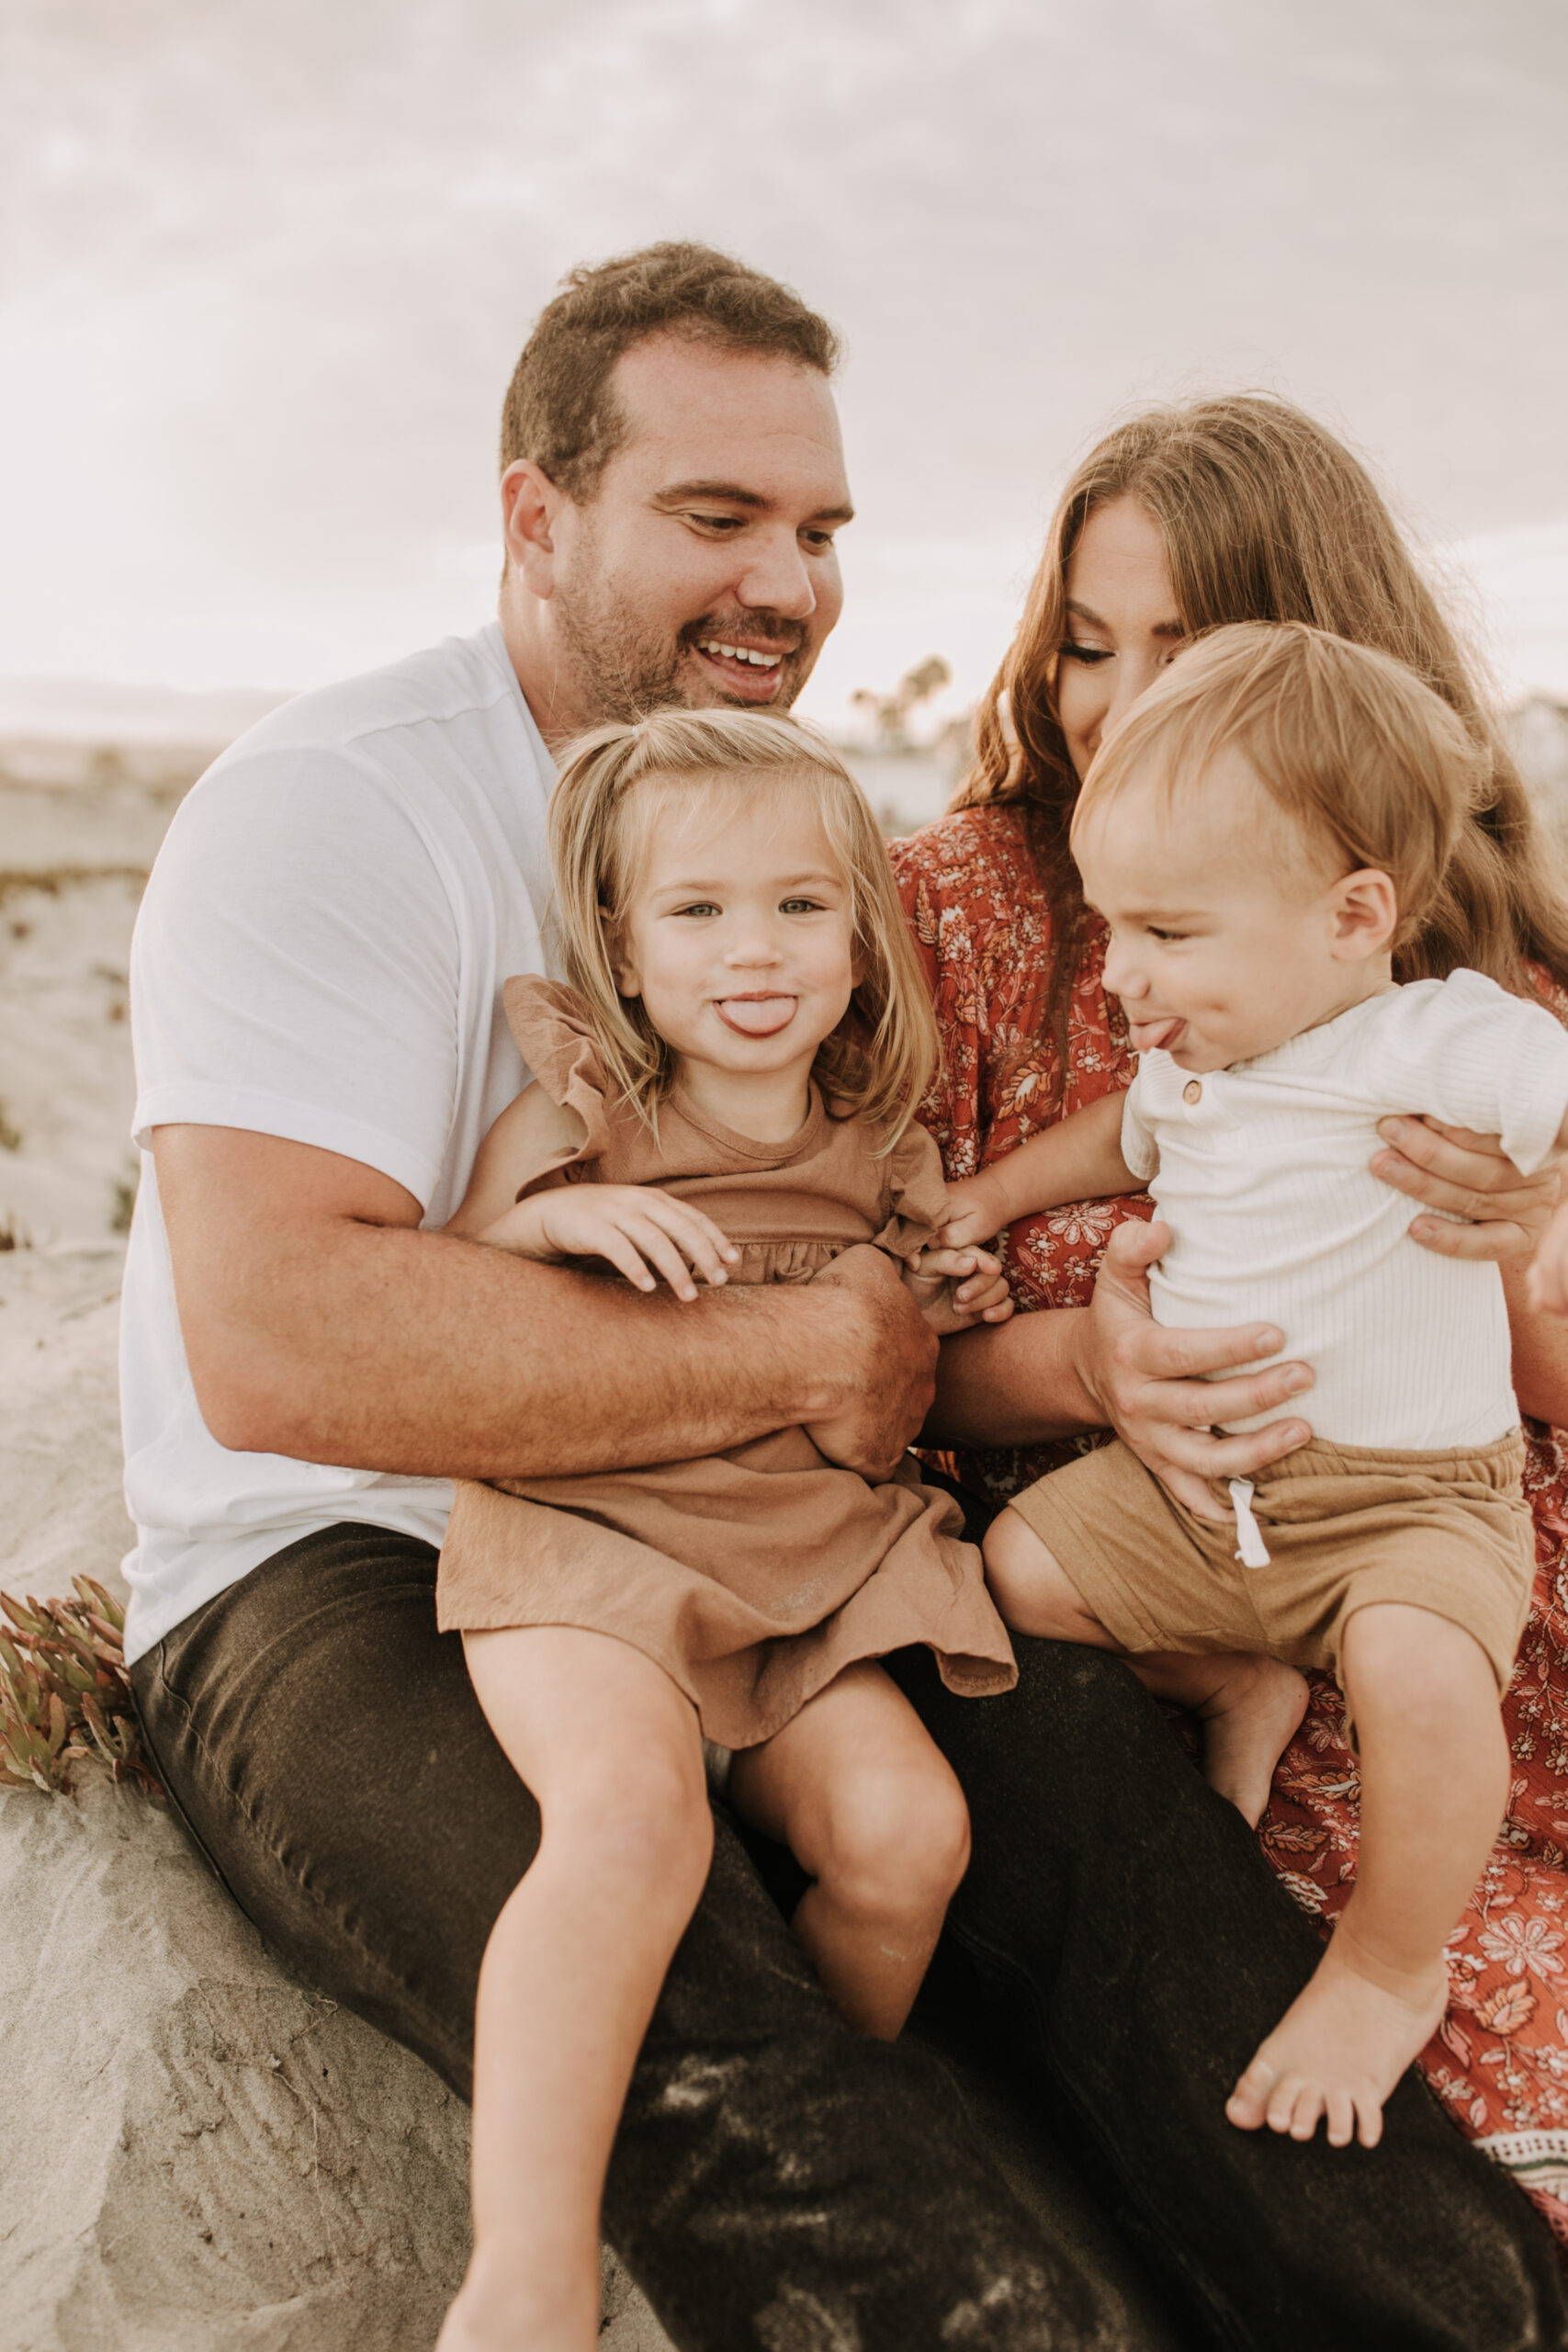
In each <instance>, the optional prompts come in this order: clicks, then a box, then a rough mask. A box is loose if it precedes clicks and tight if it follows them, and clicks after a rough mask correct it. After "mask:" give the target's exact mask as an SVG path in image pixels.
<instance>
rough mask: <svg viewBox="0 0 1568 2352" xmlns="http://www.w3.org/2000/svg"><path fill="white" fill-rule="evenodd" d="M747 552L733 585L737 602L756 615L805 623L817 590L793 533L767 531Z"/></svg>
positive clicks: (815, 603) (813, 608)
mask: <svg viewBox="0 0 1568 2352" xmlns="http://www.w3.org/2000/svg"><path fill="white" fill-rule="evenodd" d="M748 552H749V554H750V562H749V563H748V564H747V567H746V570H745V572H744V573H743V574H742V576H741V578H740V579H739V581H738V582H736V594H737V595H738V596H739V599H740V602H741V603H742V604H743V605H748V606H749V607H750V608H751V609H753V610H755V611H757V612H770V613H780V614H782V615H783V616H784V619H786V620H792V621H805V620H809V619H810V617H811V616H812V614H813V613H814V612H815V611H816V610H817V591H816V590H815V589H814V588H813V586H812V584H811V574H810V572H809V571H808V570H807V563H806V558H805V557H804V556H803V555H802V554H801V552H800V543H799V541H798V540H797V539H796V537H795V533H794V532H793V531H784V530H780V531H771V532H769V533H768V535H767V537H765V538H764V539H761V540H757V541H753V543H752V545H751V547H750V549H749V550H748Z"/></svg>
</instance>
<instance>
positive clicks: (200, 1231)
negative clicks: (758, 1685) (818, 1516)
mask: <svg viewBox="0 0 1568 2352" xmlns="http://www.w3.org/2000/svg"><path fill="white" fill-rule="evenodd" d="M152 1152H153V1158H154V1160H155V1162H156V1165H157V1172H158V1191H159V1196H160V1199H161V1202H162V1205H163V1211H164V1223H165V1225H166V1227H167V1229H168V1235H169V1248H170V1253H171V1257H172V1261H173V1265H174V1275H175V1297H176V1300H177V1303H178V1306H179V1314H180V1325H181V1329H182V1331H183V1333H184V1336H185V1342H186V1353H187V1356H188V1359H189V1363H190V1370H191V1378H192V1381H193V1383H194V1385H195V1388H196V1395H197V1403H198V1404H199V1406H200V1408H201V1411H202V1416H203V1419H205V1420H206V1422H207V1425H208V1427H209V1430H211V1431H212V1434H213V1435H214V1437H216V1438H217V1440H218V1442H219V1443H220V1444H221V1445H226V1446H229V1447H231V1448H234V1449H236V1450H239V1451H243V1452H246V1453H287V1454H292V1455H295V1456H297V1457H298V1458H299V1459H300V1460H303V1461H308V1462H329V1463H343V1464H349V1465H351V1466H352V1467H354V1468H355V1469H366V1470H388V1471H394V1472H401V1473H403V1474H405V1475H409V1476H424V1477H470V1478H487V1477H503V1476H511V1477H525V1476H531V1475H535V1474H537V1473H540V1472H554V1473H557V1474H559V1473H570V1472H573V1471H580V1470H583V1471H586V1470H602V1469H615V1468H624V1467H626V1466H628V1465H631V1464H638V1463H644V1462H658V1461H679V1460H683V1459H684V1458H686V1457H687V1456H688V1455H694V1454H702V1453H714V1452H716V1451H718V1450H720V1449H722V1448H724V1447H726V1446H731V1445H738V1444H741V1443H744V1442H746V1441H747V1440H748V1439H750V1438H753V1437H760V1436H762V1435H764V1434H765V1433H766V1432H767V1431H768V1430H775V1429H781V1428H787V1427H788V1426H790V1425H791V1424H792V1423H795V1422H804V1423H806V1424H807V1426H809V1427H810V1428H811V1430H812V1433H813V1435H814V1436H815V1437H816V1438H817V1441H818V1443H819V1444H820V1445H821V1446H822V1448H823V1451H824V1452H825V1453H829V1455H830V1456H831V1457H832V1458H833V1459H834V1460H835V1461H841V1462H843V1463H845V1464H848V1465H849V1466H851V1467H852V1468H855V1469H861V1470H864V1471H867V1472H870V1473H876V1474H886V1472H887V1471H888V1470H890V1469H891V1468H892V1466H893V1465H894V1464H895V1463H896V1462H897V1458H898V1456H899V1454H900V1453H902V1451H903V1449H904V1447H905V1445H906V1444H908V1442H909V1440H910V1439H911V1438H912V1437H913V1436H914V1434H915V1432H916V1430H918V1428H919V1424H920V1421H921V1419H922V1418H923V1416H924V1414H925V1411H926V1409H927V1408H928V1406H929V1404H930V1400H931V1391H932V1369H933V1364H934V1360H935V1355H936V1342H935V1340H934V1339H933V1338H932V1337H931V1334H930V1333H929V1332H928V1330H927V1329H926V1326H925V1324H924V1322H923V1320H922V1319H921V1317H920V1315H919V1309H918V1308H917V1307H916V1306H915V1304H914V1302H913V1300H911V1299H910V1298H909V1296H908V1294H907V1292H906V1291H905V1289H904V1286H903V1284H902V1283H901V1282H900V1281H899V1278H898V1273H897V1269H896V1268H895V1267H894V1266H893V1265H892V1264H891V1262H890V1261H887V1260H886V1259H885V1258H884V1257H883V1255H882V1253H881V1252H880V1251H879V1250H852V1251H848V1252H846V1253H845V1256H844V1258H843V1259H842V1260H841V1261H839V1263H838V1264H837V1265H835V1266H833V1267H829V1269H828V1270H827V1271H826V1272H824V1273H823V1274H820V1275H818V1278H817V1280H816V1281H815V1282H814V1283H811V1284H809V1285H808V1286H806V1287H795V1286H793V1285H792V1286H790V1287H789V1288H788V1289H787V1290H785V1289H782V1288H781V1289H772V1288H770V1289H758V1288H750V1289H739V1288H737V1289H735V1290H733V1291H720V1292H716V1293H710V1294H707V1295H704V1296H702V1297H700V1298H698V1299H696V1300H694V1301H691V1302H689V1303H688V1302H683V1301H681V1300H677V1299H672V1298H669V1297H665V1296H654V1297H644V1296H641V1295H637V1294H636V1293H634V1292H632V1291H630V1290H629V1289H624V1288H623V1287H622V1286H621V1285H620V1284H619V1283H612V1282H608V1281H604V1280H602V1279H595V1278H594V1277H593V1276H592V1275H585V1274H580V1273H576V1272H571V1271H570V1270H569V1269H568V1268H565V1267H559V1266H551V1265H542V1264H539V1263H537V1262H534V1261H528V1260H525V1259H521V1258H514V1257H513V1256H511V1255H510V1254H509V1253H507V1252H505V1251H503V1250H491V1249H486V1248H484V1247H483V1246H482V1245H480V1244H479V1243H477V1242H474V1241H469V1240H466V1239H463V1238H459V1237H457V1236H456V1235H449V1234H443V1233H425V1232H422V1231H421V1230H420V1229H419V1218H420V1208H419V1204H418V1202H417V1201H416V1200H415V1199H414V1197H413V1195H412V1193H409V1192H407V1191H405V1190H404V1188H403V1187H402V1186H401V1185H400V1184H399V1183H397V1182H394V1181H393V1180H392V1179H391V1178H390V1177H388V1176H386V1175H383V1174H381V1173H380V1172H379V1171H378V1170H375V1169H372V1168H369V1167H367V1166H366V1165H365V1164H364V1163H363V1162H361V1161H358V1160H355V1159H344V1158H343V1157H341V1156H340V1155H339V1154H337V1153H335V1152H330V1151H320V1150H317V1149H315V1148H313V1147H312V1146H310V1145H307V1144H297V1143H290V1142H286V1141H284V1140H282V1139H281V1138H279V1137H277V1136H265V1135H260V1134H256V1133H254V1132H252V1131H251V1130H249V1129H244V1128H235V1127H214V1126H195V1125H176V1126H165V1127H159V1128H157V1129H156V1130H155V1131H154V1133H153V1136H152Z"/></svg>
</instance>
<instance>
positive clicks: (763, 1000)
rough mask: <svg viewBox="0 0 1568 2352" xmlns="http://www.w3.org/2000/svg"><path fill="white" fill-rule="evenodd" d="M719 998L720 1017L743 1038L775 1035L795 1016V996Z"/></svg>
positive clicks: (717, 1002)
mask: <svg viewBox="0 0 1568 2352" xmlns="http://www.w3.org/2000/svg"><path fill="white" fill-rule="evenodd" d="M716 1004H717V1008H718V1017H719V1019H720V1020H721V1021H722V1022H723V1023H725V1025H726V1027H727V1028H730V1029H738V1030H739V1033H740V1035H742V1036H743V1037H772V1036H773V1035H775V1034H776V1033H777V1032H778V1031H779V1030H780V1029H784V1028H787V1026H788V1025H789V1023H790V1022H791V1021H793V1019H794V1018H795V999H794V997H792V996H723V997H719V998H717V999H716Z"/></svg>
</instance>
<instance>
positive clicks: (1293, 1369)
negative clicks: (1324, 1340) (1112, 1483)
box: [1079, 1221, 1312, 1520]
mask: <svg viewBox="0 0 1568 2352" xmlns="http://www.w3.org/2000/svg"><path fill="white" fill-rule="evenodd" d="M1169 1241H1170V1227H1168V1225H1158V1224H1156V1225H1143V1224H1140V1223H1137V1222H1135V1221H1129V1222H1128V1223H1127V1224H1125V1225H1119V1226H1118V1227H1117V1228H1116V1230H1115V1232H1114V1233H1113V1234H1112V1235H1111V1242H1110V1247H1109V1248H1108V1249H1107V1250H1106V1253H1105V1263H1104V1265H1103V1266H1102V1267H1101V1268H1100V1280H1099V1281H1098V1283H1096V1284H1095V1292H1094V1300H1093V1304H1092V1306H1090V1308H1089V1314H1088V1316H1087V1317H1085V1321H1084V1327H1083V1329H1084V1334H1085V1336H1084V1340H1083V1341H1082V1343H1081V1350H1080V1360H1079V1373H1080V1377H1081V1378H1082V1380H1083V1382H1084V1385H1085V1386H1086V1387H1087V1388H1088V1389H1089V1392H1090V1393H1091V1395H1093V1396H1094V1397H1096V1398H1097V1399H1098V1400H1099V1403H1100V1408H1101V1410H1102V1412H1103V1414H1104V1417H1105V1419H1106V1420H1107V1421H1108V1422H1109V1423H1110V1425H1111V1428H1112V1429H1114V1430H1115V1431H1116V1433H1117V1435H1118V1436H1119V1437H1121V1438H1122V1439H1124V1440H1125V1442H1126V1443H1127V1444H1128V1445H1129V1446H1131V1448H1132V1450H1133V1452H1134V1453H1135V1454H1136V1455H1137V1457H1138V1459H1139V1461H1140V1462H1142V1463H1143V1464H1145V1467H1146V1468H1148V1469H1150V1470H1152V1471H1153V1472H1154V1474H1155V1476H1156V1478H1158V1479H1159V1481H1160V1483H1161V1484H1162V1485H1163V1486H1165V1487H1168V1488H1169V1490H1170V1492H1171V1493H1172V1494H1173V1495H1174V1496H1175V1497H1176V1498H1177V1499H1178V1501H1179V1502H1184V1503H1185V1504H1186V1505H1187V1506H1188V1508H1189V1510H1193V1511H1195V1512H1196V1513H1197V1514H1198V1516H1199V1518H1200V1519H1213V1520H1223V1519H1224V1518H1225V1517H1226V1513H1225V1512H1224V1510H1221V1508H1220V1506H1219V1504H1218V1502H1217V1501H1216V1500H1215V1498H1214V1495H1213V1481H1214V1480H1217V1479H1224V1478H1248V1477H1250V1476H1252V1475H1253V1473H1254V1472H1255V1471H1257V1470H1260V1469H1261V1468H1263V1466H1264V1465H1265V1464H1267V1463H1269V1462H1278V1461H1279V1460H1280V1456H1281V1455H1282V1454H1286V1453H1293V1452H1294V1451H1295V1449H1296V1447H1297V1446H1299V1445H1304V1444H1305V1443H1306V1442H1307V1440H1308V1438H1309V1437H1310V1436H1311V1435H1312V1431H1311V1430H1310V1428H1309V1427H1308V1426H1307V1424H1306V1423H1305V1422H1304V1421H1297V1420H1281V1421H1271V1422H1269V1426H1268V1427H1267V1428H1266V1429H1261V1430H1250V1431H1249V1432H1248V1433H1247V1435H1246V1436H1244V1437H1216V1436H1215V1435H1214V1434H1213V1430H1212V1428H1211V1424H1212V1423H1213V1422H1216V1421H1241V1420H1247V1419H1250V1418H1251V1416H1252V1415H1253V1414H1254V1413H1266V1412H1268V1411H1269V1409H1270V1408H1272V1407H1274V1406H1276V1405H1282V1404H1284V1403H1285V1401H1286V1399H1287V1398H1289V1397H1293V1396H1299V1395H1300V1394H1301V1393H1302V1391H1303V1389H1307V1388H1310V1387H1311V1386H1312V1374H1311V1372H1310V1370H1309V1369H1308V1367H1307V1366H1306V1365H1305V1364H1304V1363H1280V1364H1270V1365H1269V1369H1268V1370H1267V1371H1266V1372H1255V1373H1249V1374H1246V1375H1245V1376H1244V1377H1241V1378H1238V1379H1235V1380H1205V1379H1204V1378H1202V1377H1201V1375H1202V1374H1205V1373H1216V1372H1224V1370H1225V1369H1226V1368H1227V1367H1228V1366H1230V1365H1233V1364H1241V1363H1257V1361H1258V1358H1259V1357H1260V1356H1269V1355H1272V1354H1273V1353H1274V1351H1275V1350H1276V1349H1278V1348H1280V1347H1282V1346H1283V1345H1284V1339H1283V1336H1282V1334H1281V1333H1280V1332H1279V1331H1278V1330H1276V1329H1274V1327H1273V1326H1272V1325H1271V1324H1267V1323H1264V1324H1252V1325H1249V1326H1247V1327H1244V1328H1243V1329H1239V1330H1235V1331H1186V1330H1176V1329H1170V1328H1168V1327H1162V1326H1161V1325H1159V1324H1157V1323H1156V1321H1155V1319H1154V1317H1153V1315H1152V1314H1151V1313H1150V1310H1149V1282H1148V1270H1149V1268H1150V1266H1152V1265H1153V1264H1154V1262H1155V1261H1156V1258H1158V1257H1160V1256H1162V1255H1163V1253H1164V1251H1165V1250H1166V1249H1167V1248H1168V1244H1169Z"/></svg>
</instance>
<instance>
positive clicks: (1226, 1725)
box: [1198, 1657, 1307, 1829]
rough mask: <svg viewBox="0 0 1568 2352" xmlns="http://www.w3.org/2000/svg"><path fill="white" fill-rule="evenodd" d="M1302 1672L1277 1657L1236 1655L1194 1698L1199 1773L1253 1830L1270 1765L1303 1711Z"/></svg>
mask: <svg viewBox="0 0 1568 2352" xmlns="http://www.w3.org/2000/svg"><path fill="white" fill-rule="evenodd" d="M1306 1702H1307V1686H1306V1680H1305V1678H1304V1676H1303V1675H1300V1674H1298V1673H1297V1672H1296V1669H1295V1668H1294V1667H1293V1666H1285V1665H1283V1664H1282V1663H1281V1662H1280V1659H1279V1658H1274V1657H1235V1658H1232V1659H1228V1660H1227V1661H1226V1671H1225V1673H1224V1678H1223V1679H1221V1680H1219V1681H1217V1682H1216V1683H1215V1685H1214V1688H1213V1691H1212V1692H1211V1693H1210V1694H1209V1696H1208V1697H1207V1698H1205V1699H1203V1700H1201V1702H1199V1707H1198V1713H1199V1715H1200V1717H1201V1721H1202V1724H1203V1777H1204V1779H1205V1780H1206V1781H1208V1782H1209V1785H1210V1787H1211V1788H1214V1789H1217V1790H1218V1791H1219V1792H1220V1794H1221V1796H1223V1797H1228V1798H1229V1799H1230V1802H1231V1803H1232V1804H1234V1805H1235V1808H1236V1811H1237V1812H1238V1813H1239V1814H1240V1815H1242V1817H1243V1819H1244V1820H1245V1821H1246V1822H1247V1826H1248V1827H1249V1828H1252V1829H1256V1828H1257V1826H1258V1822H1259V1821H1260V1820H1261V1819H1262V1817H1263V1808H1264V1806H1265V1805H1266V1804H1268V1802H1269V1790H1270V1788H1271V1787H1272V1786H1273V1783H1274V1767H1275V1765H1276V1764H1278V1762H1279V1761H1280V1757H1281V1756H1282V1755H1283V1754H1284V1752H1285V1749H1286V1747H1288V1746H1289V1745H1290V1742H1291V1739H1292V1736H1294V1733H1295V1731H1296V1727H1297V1725H1298V1724H1300V1722H1301V1719H1302V1717H1303V1715H1304V1714H1305V1713H1306Z"/></svg>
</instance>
